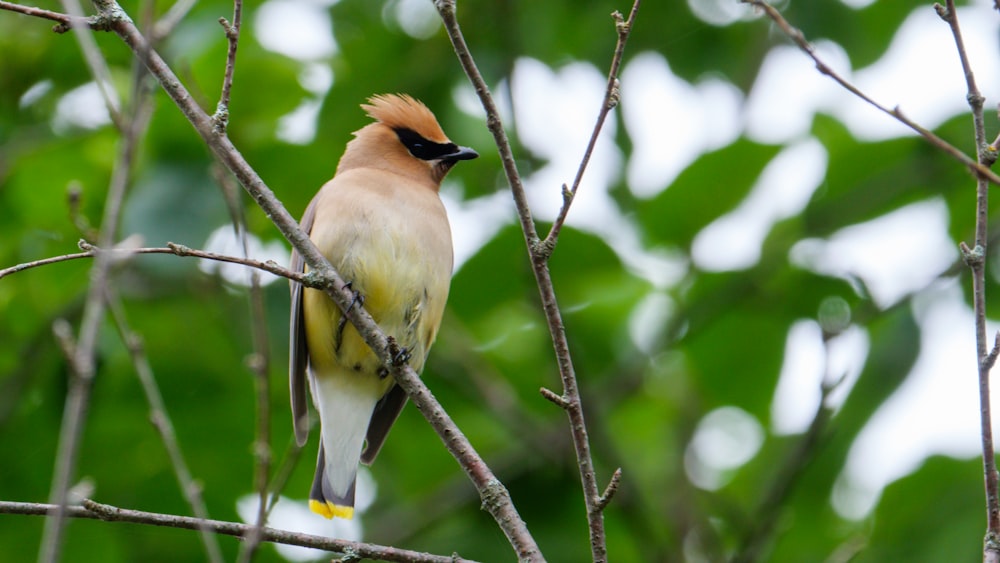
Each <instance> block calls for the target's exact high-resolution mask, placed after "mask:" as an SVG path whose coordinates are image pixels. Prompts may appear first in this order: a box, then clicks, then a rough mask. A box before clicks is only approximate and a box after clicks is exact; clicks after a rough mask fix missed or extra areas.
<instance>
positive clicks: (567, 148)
mask: <svg viewBox="0 0 1000 563" xmlns="http://www.w3.org/2000/svg"><path fill="white" fill-rule="evenodd" d="M513 84H514V89H513V97H514V112H515V115H516V119H517V126H518V128H519V129H518V133H519V135H520V138H521V141H522V142H523V143H524V145H525V146H526V147H528V148H529V149H530V150H531V151H532V152H533V153H535V154H536V155H538V156H539V157H541V158H544V159H546V160H548V163H547V164H545V165H544V166H542V167H541V168H540V169H538V170H535V171H534V173H532V174H531V175H530V176H529V177H527V178H525V179H524V183H525V189H526V191H527V195H528V201H529V204H530V205H531V209H532V211H533V212H534V214H535V216H536V217H538V218H540V219H542V220H546V221H549V220H552V219H554V218H555V216H556V213H557V212H558V210H559V208H560V207H561V206H562V201H563V199H562V185H563V184H566V185H567V186H569V185H572V183H573V179H574V178H575V177H576V172H577V169H578V168H579V166H580V160H581V158H582V157H583V152H584V149H585V148H586V146H587V142H588V141H589V139H590V134H591V132H592V131H593V129H594V123H595V122H596V120H597V113H598V111H599V110H600V108H601V103H602V101H603V98H604V90H605V86H606V78H605V77H604V76H603V75H602V74H601V73H600V72H598V70H597V69H596V68H595V67H594V66H593V65H591V64H589V63H580V62H577V63H571V64H568V65H566V66H564V67H562V68H560V69H558V70H556V71H553V70H552V69H550V68H549V67H547V66H545V64H543V63H541V62H539V61H537V60H535V59H530V58H521V59H518V60H517V63H515V66H514V78H513ZM616 129H617V123H616V119H615V114H614V113H611V114H609V115H608V118H607V121H605V123H604V129H603V131H602V133H601V136H600V138H599V139H598V142H597V145H596V147H595V148H594V153H593V155H592V156H591V159H590V164H589V166H588V167H587V172H586V174H585V175H584V177H583V182H582V183H581V184H580V189H579V192H578V193H577V197H576V199H575V200H574V202H573V210H572V212H571V213H570V217H569V222H570V223H571V224H576V225H595V224H600V223H603V222H604V221H606V220H607V216H608V214H609V212H611V211H612V210H613V209H615V208H616V207H617V206H616V205H615V204H614V202H613V201H612V200H611V198H610V197H608V195H607V189H608V186H609V184H611V182H612V181H613V180H614V179H615V177H616V176H617V175H618V171H619V170H620V169H621V163H622V155H621V151H620V150H619V149H618V147H617V146H616V145H615V143H614V135H615V130H616Z"/></svg>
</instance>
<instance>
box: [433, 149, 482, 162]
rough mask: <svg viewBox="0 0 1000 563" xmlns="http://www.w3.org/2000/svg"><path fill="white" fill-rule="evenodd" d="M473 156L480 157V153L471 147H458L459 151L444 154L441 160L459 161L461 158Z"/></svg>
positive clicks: (467, 158) (465, 158)
mask: <svg viewBox="0 0 1000 563" xmlns="http://www.w3.org/2000/svg"><path fill="white" fill-rule="evenodd" d="M473 158H479V153H478V152H476V151H474V150H472V149H470V148H469V147H458V150H457V151H455V152H453V153H451V154H446V155H444V156H442V157H441V160H450V161H452V162H457V161H459V160H472V159H473Z"/></svg>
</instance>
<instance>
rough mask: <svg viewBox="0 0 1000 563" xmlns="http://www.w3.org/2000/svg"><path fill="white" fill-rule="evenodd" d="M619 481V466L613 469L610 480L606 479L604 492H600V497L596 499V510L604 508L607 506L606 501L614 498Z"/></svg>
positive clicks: (620, 476)
mask: <svg viewBox="0 0 1000 563" xmlns="http://www.w3.org/2000/svg"><path fill="white" fill-rule="evenodd" d="M621 481H622V468H621V467H619V468H618V469H615V472H614V473H612V474H611V480H610V481H608V486H607V487H605V488H604V492H603V493H601V496H600V498H598V499H597V508H598V510H604V508H605V507H607V506H608V503H609V502H611V499H612V498H614V496H615V493H617V492H618V485H619V484H620V483H621Z"/></svg>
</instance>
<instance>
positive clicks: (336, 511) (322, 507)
mask: <svg viewBox="0 0 1000 563" xmlns="http://www.w3.org/2000/svg"><path fill="white" fill-rule="evenodd" d="M309 510H312V511H313V512H315V513H316V514H319V515H320V516H322V517H323V518H326V519H330V518H333V517H337V518H343V519H345V520H350V519H352V518H354V507H353V506H340V505H339V504H333V503H332V502H325V501H320V500H315V499H309Z"/></svg>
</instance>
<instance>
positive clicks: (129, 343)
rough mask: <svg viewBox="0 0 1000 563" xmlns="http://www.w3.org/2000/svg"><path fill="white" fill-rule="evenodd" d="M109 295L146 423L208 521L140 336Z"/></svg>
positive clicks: (210, 540) (211, 539) (205, 536)
mask: <svg viewBox="0 0 1000 563" xmlns="http://www.w3.org/2000/svg"><path fill="white" fill-rule="evenodd" d="M108 293H109V295H108V297H107V299H108V310H109V311H110V313H111V319H112V321H113V322H114V325H115V328H116V329H117V331H118V337H119V338H120V339H121V341H122V343H124V344H125V348H126V349H127V350H128V353H129V356H130V357H131V358H132V367H133V368H134V369H135V374H136V377H138V378H139V383H140V384H141V385H142V391H143V393H144V394H145V395H146V402H147V403H149V420H150V421H151V422H152V423H153V427H154V428H155V429H156V431H157V433H158V434H159V435H160V439H161V440H163V445H164V447H165V448H166V450H167V457H169V458H170V464H171V465H172V466H173V468H174V475H176V477H177V484H178V486H179V487H180V490H181V494H183V495H184V498H185V499H186V500H187V502H188V505H190V507H191V511H192V512H193V513H194V515H195V516H196V517H197V518H198V519H200V520H207V519H208V508H207V507H206V506H205V501H204V499H202V496H201V486H200V485H199V484H198V483H197V482H196V481H195V480H194V478H193V477H192V476H191V470H190V469H188V466H187V462H186V461H185V460H184V454H183V453H182V452H181V447H180V444H179V443H178V442H177V434H176V433H175V432H174V425H173V422H171V420H170V415H169V414H168V413H167V407H166V405H165V404H164V402H163V396H162V395H161V394H160V388H159V386H158V385H157V384H156V376H155V375H153V367H152V366H151V365H150V364H149V358H148V357H147V356H146V351H145V346H144V345H143V342H142V337H141V336H139V335H138V334H136V333H135V332H133V331H132V329H131V328H130V327H129V324H128V319H127V318H126V316H125V307H124V306H123V305H122V302H121V299H120V298H119V297H118V296H117V295H115V294H113V292H111V291H110V290H109V291H108ZM198 529H199V531H200V532H201V539H202V543H204V544H205V552H206V553H207V554H208V559H209V561H212V562H213V563H222V561H224V559H223V557H222V550H221V549H220V548H219V542H218V540H217V539H216V537H215V536H214V535H213V534H212V533H211V530H209V529H208V528H206V527H205V526H201V527H199V528H198Z"/></svg>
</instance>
